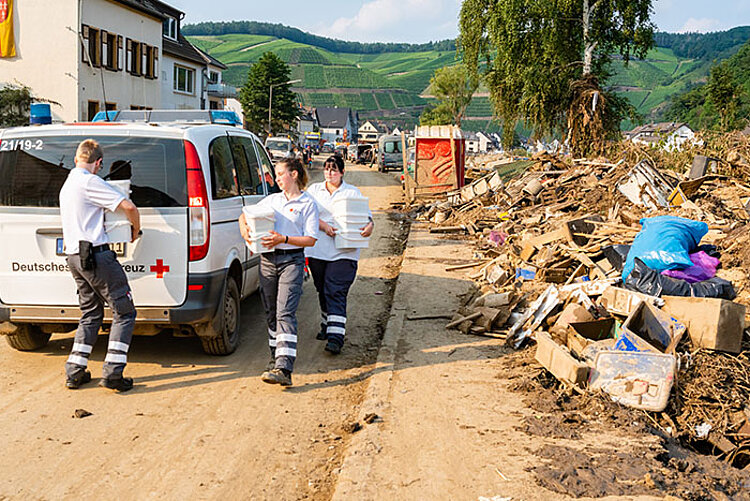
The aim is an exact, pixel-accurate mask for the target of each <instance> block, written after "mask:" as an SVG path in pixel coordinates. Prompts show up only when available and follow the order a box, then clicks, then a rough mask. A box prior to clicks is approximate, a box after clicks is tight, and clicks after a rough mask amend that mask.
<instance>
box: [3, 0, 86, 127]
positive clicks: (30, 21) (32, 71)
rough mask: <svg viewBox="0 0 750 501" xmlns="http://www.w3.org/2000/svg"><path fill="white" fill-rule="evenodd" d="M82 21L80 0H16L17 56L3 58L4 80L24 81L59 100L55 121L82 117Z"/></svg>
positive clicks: (54, 110)
mask: <svg viewBox="0 0 750 501" xmlns="http://www.w3.org/2000/svg"><path fill="white" fill-rule="evenodd" d="M78 25H79V23H78V2H77V1H60V0H33V1H22V2H18V1H16V2H13V30H14V34H15V40H16V57H13V58H3V59H0V84H4V83H9V84H23V85H26V86H27V87H29V88H30V89H31V91H32V93H33V94H34V95H35V96H38V97H40V98H45V99H51V100H53V101H56V102H58V103H59V106H55V105H52V117H53V120H55V121H72V120H76V119H77V118H78V116H77V109H78V84H77V79H78V75H77V73H78V59H76V54H77V49H76V48H77V47H78V46H79V45H80V44H79V43H78V39H77V35H76V31H77V27H78ZM68 28H71V29H72V30H73V31H71V30H69V29H68Z"/></svg>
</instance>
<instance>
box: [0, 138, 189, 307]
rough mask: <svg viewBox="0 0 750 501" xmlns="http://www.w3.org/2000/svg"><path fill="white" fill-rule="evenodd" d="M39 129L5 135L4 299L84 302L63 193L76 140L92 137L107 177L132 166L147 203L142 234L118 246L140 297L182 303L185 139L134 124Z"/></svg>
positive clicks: (0, 251)
mask: <svg viewBox="0 0 750 501" xmlns="http://www.w3.org/2000/svg"><path fill="white" fill-rule="evenodd" d="M37 130H38V131H39V132H37V131H36V130H33V129H30V130H24V131H8V132H7V133H6V134H5V135H4V136H3V138H2V141H1V142H0V235H2V238H3V245H1V246H0V300H2V302H3V303H6V304H10V305H13V304H19V305H20V304H23V305H60V306H71V305H77V304H78V298H77V295H76V287H75V283H74V282H73V278H72V277H71V275H70V272H69V270H68V268H67V264H66V260H65V255H64V253H63V249H62V224H61V221H60V210H59V192H60V188H61V187H62V185H63V183H64V182H65V180H66V178H67V176H68V173H69V171H70V169H72V168H74V163H73V157H74V155H75V151H76V147H77V146H78V144H79V143H80V141H82V140H83V139H87V138H93V139H96V140H97V141H98V142H99V144H100V145H101V146H102V149H103V151H104V167H103V169H102V171H101V172H100V173H99V175H100V176H102V177H105V176H107V175H108V174H110V172H111V171H113V170H116V171H118V172H119V173H120V174H122V172H124V171H127V170H130V171H131V177H130V180H131V200H132V201H133V202H134V203H135V205H136V206H137V207H138V208H139V210H140V213H141V226H142V229H143V236H142V237H141V238H140V239H138V240H136V242H135V243H132V244H131V243H125V244H119V245H117V250H118V251H119V252H120V257H119V258H118V259H119V261H120V263H121V264H122V265H123V268H124V269H125V272H126V274H127V275H128V279H129V281H130V286H131V288H132V290H133V299H134V300H135V304H136V305H137V306H178V305H180V304H182V303H183V302H184V301H185V298H186V295H187V291H186V289H187V267H188V212H187V181H186V171H185V153H184V145H183V141H182V139H178V138H172V137H169V138H167V137H164V138H161V137H159V138H155V137H137V136H135V135H126V134H132V131H131V132H129V133H123V132H119V131H109V130H108V131H106V132H105V133H104V134H101V133H100V134H98V135H97V134H91V133H89V134H83V133H82V132H81V131H80V130H76V129H69V130H65V131H64V132H60V130H59V129H57V130H54V131H44V132H42V129H37ZM87 132H91V128H89V129H88V130H87ZM95 132H98V131H95ZM16 134H17V135H16ZM118 134H119V135H118ZM118 172H115V173H113V177H115V178H116V177H117V176H118Z"/></svg>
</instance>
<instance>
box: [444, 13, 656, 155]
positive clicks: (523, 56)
mask: <svg viewBox="0 0 750 501" xmlns="http://www.w3.org/2000/svg"><path fill="white" fill-rule="evenodd" d="M651 3H652V0H562V1H561V0H465V1H464V3H463V6H462V8H461V15H460V37H459V40H458V43H459V49H460V50H461V51H462V52H463V58H464V62H465V63H466V64H467V67H468V68H469V70H470V72H471V74H472V75H477V74H478V73H479V72H480V70H481V69H483V70H484V72H485V81H486V83H487V86H488V88H489V90H490V100H491V102H492V103H493V105H494V108H495V112H496V113H497V115H498V116H499V118H500V119H501V121H502V122H503V128H504V129H505V130H513V129H514V124H515V123H516V121H518V120H523V121H525V122H526V124H527V125H528V126H530V127H532V128H533V129H534V130H535V131H536V134H537V135H541V134H546V133H553V132H555V131H561V130H564V129H565V127H566V125H567V127H568V128H569V129H570V128H571V126H576V127H583V128H584V129H585V128H586V127H589V126H590V125H591V124H594V125H597V124H598V126H605V127H611V126H612V124H617V125H618V126H619V118H623V117H617V116H615V117H614V118H613V117H612V116H607V115H611V114H613V113H614V114H615V115H616V114H618V113H622V112H623V111H624V110H623V106H622V102H621V101H620V102H618V101H617V100H616V99H615V100H612V99H611V96H607V95H605V94H604V93H603V92H601V90H600V87H599V83H598V82H600V81H605V79H606V77H607V76H608V71H607V70H608V66H609V63H610V61H611V58H612V56H613V55H616V54H619V55H620V56H621V57H622V58H623V60H624V61H625V62H626V63H627V61H628V60H629V59H630V57H631V56H636V57H645V55H646V53H647V51H648V49H649V48H651V47H652V46H653V30H654V26H653V24H652V23H651V22H650V20H649V16H650V12H651ZM575 82H583V84H581V85H577V86H574V85H573V84H574V83H575ZM576 88H577V89H578V91H579V94H578V95H575V94H574V89H576ZM584 94H585V95H586V96H587V97H588V98H589V99H588V101H586V102H585V104H586V108H585V110H588V111H589V112H590V113H592V114H594V115H599V116H598V117H594V116H592V117H590V119H588V117H587V118H586V120H585V121H584V123H581V124H576V123H575V121H572V122H571V120H568V119H575V118H576V116H575V115H577V114H578V113H579V112H580V111H581V110H583V109H584V108H580V106H581V105H583V104H584V101H582V100H581V99H580V97H581V96H582V95H584ZM603 98H604V99H603ZM610 104H614V106H610ZM574 105H575V106H577V108H575V109H573V106H574ZM582 132H585V131H582ZM617 133H619V130H614V129H608V130H605V131H601V130H599V131H593V130H590V131H588V132H586V133H583V134H576V137H575V138H571V141H573V140H574V139H575V140H578V141H586V140H587V138H589V137H591V134H594V135H595V136H597V135H598V136H602V134H603V135H604V136H606V137H611V136H613V135H614V134H617ZM568 135H569V136H571V133H570V132H569V133H568ZM506 139H507V138H506ZM581 144H583V143H581ZM571 146H572V147H573V149H574V151H575V150H576V147H577V146H578V145H576V144H571Z"/></svg>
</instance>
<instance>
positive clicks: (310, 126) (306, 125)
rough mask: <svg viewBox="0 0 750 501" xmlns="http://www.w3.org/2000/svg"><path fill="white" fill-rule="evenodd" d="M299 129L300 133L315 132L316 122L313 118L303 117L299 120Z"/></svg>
mask: <svg viewBox="0 0 750 501" xmlns="http://www.w3.org/2000/svg"><path fill="white" fill-rule="evenodd" d="M297 130H298V131H299V133H300V134H304V133H305V132H315V123H314V122H313V121H312V120H303V119H301V120H299V125H298V127H297Z"/></svg>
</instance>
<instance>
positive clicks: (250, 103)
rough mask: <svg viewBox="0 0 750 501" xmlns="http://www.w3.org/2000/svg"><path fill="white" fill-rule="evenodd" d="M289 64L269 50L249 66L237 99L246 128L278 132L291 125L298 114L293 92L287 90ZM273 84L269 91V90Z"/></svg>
mask: <svg viewBox="0 0 750 501" xmlns="http://www.w3.org/2000/svg"><path fill="white" fill-rule="evenodd" d="M290 75H291V71H290V69H289V66H288V65H287V64H286V63H285V62H284V61H282V60H281V59H280V58H279V56H277V55H276V54H274V53H273V52H266V53H264V54H263V55H262V56H260V59H258V62H257V63H255V64H254V65H252V66H251V67H250V71H249V72H248V74H247V81H246V82H245V85H244V86H243V87H242V88H241V89H240V92H239V98H240V99H239V101H240V103H241V104H242V112H243V113H244V114H245V122H246V126H247V128H248V129H250V130H252V131H254V132H257V133H259V132H260V131H263V130H265V131H267V132H268V133H269V134H270V133H272V132H279V131H280V130H282V129H283V128H284V127H285V126H286V127H290V126H292V125H293V124H294V121H295V119H296V118H297V116H298V113H299V107H298V106H297V102H296V98H295V95H294V92H292V90H291V84H289V83H287V82H289V81H290ZM271 86H273V91H271ZM269 97H272V101H271V130H270V131H269V130H268V105H269Z"/></svg>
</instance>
